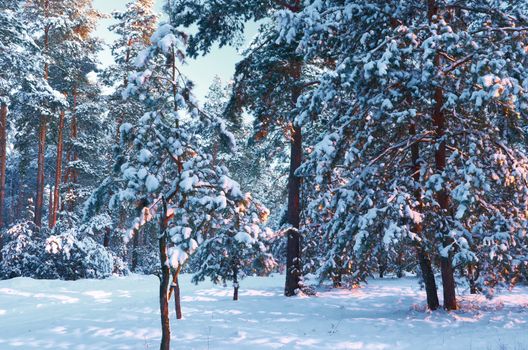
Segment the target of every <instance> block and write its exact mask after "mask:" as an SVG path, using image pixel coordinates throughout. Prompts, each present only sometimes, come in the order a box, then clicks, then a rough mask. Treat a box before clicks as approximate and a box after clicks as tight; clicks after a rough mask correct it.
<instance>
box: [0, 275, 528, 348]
mask: <svg viewBox="0 0 528 350" xmlns="http://www.w3.org/2000/svg"><path fill="white" fill-rule="evenodd" d="M283 281H284V276H280V275H276V276H273V277H270V278H256V277H255V278H248V279H246V280H244V281H243V282H242V284H241V295H240V300H239V301H238V302H234V301H232V300H231V293H232V289H231V288H222V287H218V286H213V285H211V284H209V283H203V284H200V285H198V286H195V285H192V284H191V283H190V276H189V275H184V276H183V277H182V302H183V313H184V319H183V320H181V321H176V320H175V319H174V317H173V315H171V319H172V339H173V343H172V347H173V348H174V349H297V348H298V349H335V350H337V349H391V350H396V349H464V350H471V349H475V350H476V349H484V350H488V349H490V350H495V349H497V350H510V349H511V350H524V349H528V288H526V287H519V288H517V289H515V290H514V291H513V292H511V293H509V292H508V293H503V294H501V295H498V296H497V297H496V298H494V299H493V300H491V301H489V300H486V299H485V298H484V297H482V296H463V297H461V298H460V303H461V305H462V309H461V310H459V311H456V312H451V313H446V312H443V311H440V312H434V313H429V312H426V311H424V305H425V304H424V299H425V295H424V292H422V291H420V288H419V286H418V283H417V281H416V280H415V279H413V278H403V279H383V280H373V281H370V283H369V284H368V286H365V287H363V288H358V289H354V290H345V289H333V290H320V291H319V292H318V295H317V296H315V297H294V298H285V297H283V296H282V288H283ZM172 306H173V305H171V307H172ZM159 338H160V327H159V315H158V280H157V277H153V276H148V277H146V276H139V275H133V276H129V277H125V278H110V279H106V280H80V281H75V282H67V281H58V280H32V279H29V278H16V279H12V280H7V281H0V349H98V350H103V349H156V348H158V347H159V344H158V340H159Z"/></svg>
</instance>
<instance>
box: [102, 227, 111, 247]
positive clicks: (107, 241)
mask: <svg viewBox="0 0 528 350" xmlns="http://www.w3.org/2000/svg"><path fill="white" fill-rule="evenodd" d="M109 246H110V227H106V228H105V233H104V238H103V247H105V248H108V247H109Z"/></svg>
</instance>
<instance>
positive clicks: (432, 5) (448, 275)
mask: <svg viewBox="0 0 528 350" xmlns="http://www.w3.org/2000/svg"><path fill="white" fill-rule="evenodd" d="M427 5H428V17H429V22H430V23H432V22H433V20H434V17H435V16H436V15H437V13H438V5H437V3H436V0H428V2H427ZM434 63H435V66H436V67H438V69H439V70H440V65H441V61H440V55H439V54H437V55H436V57H435V62H434ZM433 98H434V103H435V104H434V107H433V126H434V127H435V147H436V149H435V166H436V171H437V173H438V174H441V173H442V172H443V171H444V169H445V167H446V159H447V150H446V140H445V128H446V127H445V124H446V116H445V113H444V110H443V105H444V91H443V89H442V87H441V86H436V87H435V88H434V96H433ZM436 197H437V201H438V204H439V205H440V209H441V211H442V215H444V216H447V215H448V214H449V213H448V211H449V193H448V192H447V189H446V188H445V184H442V189H441V190H440V191H438V192H437V193H436ZM440 229H441V230H445V228H444V227H440ZM450 243H451V242H449V239H448V238H444V241H443V245H444V247H445V246H447V245H449V244H450ZM440 269H441V272H442V286H443V291H444V308H445V309H447V310H456V309H457V303H456V292H455V287H456V284H455V277H454V274H453V266H452V263H451V258H450V256H449V255H448V256H442V257H440Z"/></svg>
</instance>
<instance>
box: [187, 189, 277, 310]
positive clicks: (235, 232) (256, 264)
mask: <svg viewBox="0 0 528 350" xmlns="http://www.w3.org/2000/svg"><path fill="white" fill-rule="evenodd" d="M236 186H237V185H235V187H236ZM235 191H237V192H239V191H240V188H238V189H236V190H235ZM236 197H238V199H236V200H235V206H234V207H227V208H226V209H225V210H224V212H223V213H222V214H221V215H222V218H223V220H222V221H220V225H219V226H218V227H212V228H211V231H212V232H213V234H212V235H211V236H210V237H209V238H207V239H206V240H205V241H204V242H203V243H202V244H200V246H199V247H198V249H197V251H196V253H195V255H194V256H193V259H192V263H193V264H194V265H196V266H197V271H196V273H195V274H194V276H193V282H195V283H198V282H200V281H203V280H205V279H206V278H210V279H211V281H213V283H216V284H219V283H221V284H223V285H226V282H227V281H231V282H233V300H238V291H239V287H240V281H241V280H242V279H243V278H244V277H245V276H247V275H248V274H253V273H256V274H259V275H267V274H269V273H270V272H272V270H273V269H274V268H275V266H276V263H275V260H274V259H273V256H272V255H271V254H270V253H269V252H268V247H267V244H268V240H269V238H270V237H271V236H273V232H272V231H271V230H270V229H269V228H267V227H265V222H266V220H267V218H268V215H269V211H268V210H267V209H266V208H264V207H263V206H262V205H261V204H260V203H258V202H255V201H254V200H253V199H252V198H251V194H249V193H246V194H242V193H238V194H237V196H236Z"/></svg>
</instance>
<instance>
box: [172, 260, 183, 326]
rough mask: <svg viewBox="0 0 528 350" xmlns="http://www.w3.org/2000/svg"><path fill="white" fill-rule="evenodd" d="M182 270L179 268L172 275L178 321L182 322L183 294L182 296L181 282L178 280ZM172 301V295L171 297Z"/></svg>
mask: <svg viewBox="0 0 528 350" xmlns="http://www.w3.org/2000/svg"><path fill="white" fill-rule="evenodd" d="M180 270H181V269H180V268H179V267H178V270H177V271H176V272H174V273H173V274H172V286H171V288H172V290H173V291H174V309H175V311H176V319H177V320H181V319H182V311H181V294H180V281H179V280H178V277H179V276H180ZM169 299H170V295H169Z"/></svg>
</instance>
